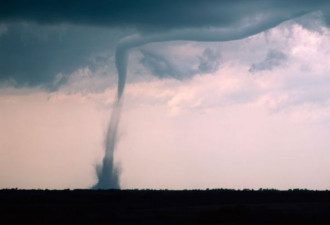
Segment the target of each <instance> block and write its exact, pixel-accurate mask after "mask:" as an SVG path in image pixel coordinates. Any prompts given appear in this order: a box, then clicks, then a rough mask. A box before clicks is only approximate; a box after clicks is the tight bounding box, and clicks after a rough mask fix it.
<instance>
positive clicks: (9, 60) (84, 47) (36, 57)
mask: <svg viewBox="0 0 330 225" xmlns="http://www.w3.org/2000/svg"><path fill="white" fill-rule="evenodd" d="M121 36H122V34H121V33H120V32H118V33H117V34H116V33H115V32H113V31H111V30H109V29H105V28H99V27H84V26H82V27H80V26H65V25H63V26H49V25H47V26H40V25H36V24H31V23H29V24H22V23H19V24H10V25H7V26H6V33H4V34H2V35H1V36H0V82H3V81H5V80H8V79H14V80H15V81H16V85H17V86H21V85H29V86H34V85H40V84H45V85H47V86H48V87H52V85H53V81H54V77H55V76H56V75H57V74H58V73H62V74H70V73H72V72H73V71H74V70H76V69H77V68H80V67H84V66H90V68H91V69H92V68H93V65H97V64H100V63H101V64H102V60H103V61H104V60H105V59H102V58H100V56H95V57H93V58H92V55H93V54H96V53H98V52H102V51H103V52H104V51H108V52H110V51H111V50H113V49H114V46H113V43H112V42H115V41H116V40H117V41H118V39H120V38H121ZM103 63H106V62H103Z"/></svg>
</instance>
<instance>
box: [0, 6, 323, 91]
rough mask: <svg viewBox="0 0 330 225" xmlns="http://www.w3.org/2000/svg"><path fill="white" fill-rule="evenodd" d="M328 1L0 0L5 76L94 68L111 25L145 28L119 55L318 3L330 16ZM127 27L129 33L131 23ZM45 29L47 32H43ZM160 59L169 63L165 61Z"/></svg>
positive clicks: (112, 39) (35, 79) (46, 76)
mask: <svg viewBox="0 0 330 225" xmlns="http://www.w3.org/2000/svg"><path fill="white" fill-rule="evenodd" d="M325 2H326V1H321V0H316V1H313V2H311V1H309V0H308V1H307V0H300V1H298V0H291V1H284V0H269V1H261V0H250V1H246V0H244V1H243V0H241V1H231V0H220V1H219V0H176V1H169V0H166V1H165V0H158V1H154V0H140V1H129V0H100V1H95V0H93V1H91V0H85V1H78V0H71V1H62V0H7V1H5V0H0V3H1V7H0V24H4V25H2V26H1V27H2V29H1V30H2V34H1V36H0V82H3V81H6V80H9V79H13V80H15V81H16V82H17V85H18V86H20V85H31V86H33V85H40V84H47V85H48V86H49V85H50V86H51V85H52V81H53V80H54V77H55V76H56V74H58V73H63V74H70V73H72V72H73V71H74V70H76V69H78V68H80V67H83V66H90V67H92V66H93V63H92V62H91V59H90V56H91V55H92V54H95V53H97V52H99V51H103V50H106V49H108V50H113V49H114V47H115V45H116V44H117V42H118V40H119V39H120V35H119V36H118V35H117V37H116V35H114V34H115V33H114V32H111V31H110V30H108V29H107V28H109V27H112V28H113V27H116V28H118V30H119V29H120V30H123V28H127V27H129V28H130V32H132V31H134V30H136V29H137V30H138V33H140V35H141V36H140V38H138V40H137V39H135V40H133V41H126V42H124V44H122V45H121V47H120V48H118V49H119V51H118V52H117V55H118V56H124V55H126V52H125V51H126V50H127V49H130V48H131V47H137V46H140V45H143V44H146V43H150V42H157V41H168V40H195V41H225V40H231V39H239V38H243V37H246V36H249V35H252V34H255V33H258V32H261V31H263V30H265V29H269V28H271V27H273V26H275V25H277V24H279V23H280V22H283V21H285V20H287V19H290V18H293V17H296V16H299V15H302V14H304V13H307V12H310V11H313V10H318V9H321V10H323V12H324V14H325V15H327V11H326V9H327V7H328V6H327V5H326V4H325ZM263 21H266V22H265V24H261V25H260V26H259V23H262V22H263ZM17 22H18V23H17ZM21 22H24V23H21ZM26 22H28V23H26ZM36 23H37V24H36ZM38 24H39V25H38ZM59 24H75V25H70V26H68V25H61V26H62V27H65V26H66V27H67V30H65V31H61V29H57V28H56V27H58V26H59ZM251 24H255V25H256V26H254V27H253V26H251ZM76 25H79V26H76ZM80 25H81V26H80ZM93 25H98V26H99V27H98V28H96V27H95V26H93ZM246 25H247V26H248V27H251V28H248V29H243V31H242V32H241V30H240V29H241V28H242V27H244V26H246ZM106 27H107V28H106ZM200 28H203V29H208V28H211V29H212V28H221V29H236V30H237V32H236V34H233V32H221V33H220V34H218V33H216V32H215V33H214V34H213V36H212V35H208V34H207V35H204V34H203V33H204V32H205V31H200V32H196V31H194V32H192V30H196V29H200ZM187 30H190V31H189V32H186V31H187ZM125 32H126V34H127V33H128V32H127V30H126V31H125ZM125 32H123V33H125ZM123 33H122V34H123ZM169 33H170V34H169ZM40 35H41V36H44V37H41V38H40ZM150 35H151V36H150ZM218 36H219V37H218ZM149 59H150V57H149ZM157 61H158V64H157V65H156V64H152V62H149V64H150V66H151V67H150V69H151V70H155V69H156V68H152V66H159V62H160V61H161V59H158V60H157ZM123 62H124V61H121V62H120V63H123ZM118 63H119V62H118ZM163 63H164V64H165V65H164V66H165V67H166V60H163ZM207 63H209V62H208V61H205V62H204V64H201V65H200V69H201V71H203V70H205V69H206V70H207V68H206V67H208V66H210V65H207ZM168 66H169V65H168ZM168 66H167V68H164V69H165V70H168V72H166V73H165V72H164V71H163V72H161V71H160V74H159V76H163V75H164V76H165V75H166V74H167V75H169V76H173V75H174V73H176V72H175V71H170V70H173V68H170V67H168ZM164 69H163V70H164ZM174 77H175V76H174Z"/></svg>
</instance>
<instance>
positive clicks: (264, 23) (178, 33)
mask: <svg viewBox="0 0 330 225" xmlns="http://www.w3.org/2000/svg"><path fill="white" fill-rule="evenodd" d="M291 17H292V15H290V16H278V15H277V16H271V15H268V16H267V17H266V16H265V17H264V18H254V19H251V20H249V21H247V22H246V21H245V22H244V23H241V24H240V25H238V26H236V27H228V28H217V29H210V28H206V29H182V30H173V31H169V32H166V33H161V34H154V35H140V34H136V35H132V36H128V37H126V38H124V39H123V40H121V41H120V43H119V44H118V45H117V47H116V52H115V64H116V69H117V73H118V86H117V97H116V101H115V103H114V106H113V111H112V115H111V119H110V123H109V126H108V129H107V133H106V139H105V155H104V158H103V161H102V164H101V165H100V166H98V167H97V178H98V182H97V184H96V185H95V186H94V187H93V188H94V189H120V182H119V170H118V168H117V167H116V165H115V164H114V152H115V148H116V142H117V131H118V125H119V121H120V114H121V108H122V97H123V93H124V90H125V84H126V76H127V63H128V56H129V50H130V49H132V48H136V47H139V46H143V45H146V44H149V43H153V42H168V41H197V42H219V41H231V40H239V39H243V38H246V37H249V36H251V35H254V34H257V33H260V32H262V31H265V30H268V29H271V28H273V27H275V26H277V25H279V24H280V23H282V22H283V21H286V20H288V19H289V18H291Z"/></svg>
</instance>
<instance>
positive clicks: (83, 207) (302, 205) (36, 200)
mask: <svg viewBox="0 0 330 225" xmlns="http://www.w3.org/2000/svg"><path fill="white" fill-rule="evenodd" d="M0 224H2V225H5V224H34V225H35V224H47V225H51V224H57V225H62V224H79V225H80V224H95V225H98V224H135V225H136V224H146V225H147V224H180V225H184V224H201V225H207V224H227V225H229V224H230V225H234V224H251V225H259V224H260V225H265V224H279V225H286V224H290V225H295V224H310V225H312V224H330V191H307V190H290V191H276V190H259V191H252V190H245V191H234V190H207V191H199V190H194V191H191V190H190V191H167V190H162V191H154V190H104V191H103V190H99V191H97V190H63V191H50V190H0Z"/></svg>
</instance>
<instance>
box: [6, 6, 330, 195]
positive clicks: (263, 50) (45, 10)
mask: <svg viewBox="0 0 330 225" xmlns="http://www.w3.org/2000/svg"><path fill="white" fill-rule="evenodd" d="M0 2H1V5H2V6H1V9H0V188H14V187H17V188H49V189H61V188H90V187H92V186H93V185H94V184H95V183H96V182H97V179H98V177H97V172H96V170H97V169H96V168H97V167H98V165H100V163H101V162H102V159H103V157H104V152H105V146H104V143H105V138H106V131H107V129H108V128H107V127H108V124H109V122H110V117H111V112H112V111H113V109H114V105H115V101H116V96H117V95H118V89H117V88H118V71H117V68H118V67H123V66H125V63H121V62H122V61H120V60H121V59H123V58H121V53H127V55H128V59H127V77H126V79H125V77H123V76H120V74H119V85H120V87H119V89H121V90H122V92H123V95H122V97H123V99H122V100H123V102H122V109H121V119H120V123H119V127H118V133H117V138H116V139H117V143H116V147H115V152H114V161H115V165H116V168H118V171H119V184H120V187H121V188H123V189H126V188H157V189H165V188H167V189H195V188H202V189H205V188H235V189H243V188H254V189H258V188H276V189H289V188H308V189H329V188H330V180H329V177H330V139H329V131H330V63H329V62H330V28H329V24H330V23H329V22H330V17H329V15H330V7H329V4H328V3H326V2H327V1H321V0H316V1H313V3H311V1H307V0H306V1H298V0H297V1H295V0H293V1H284V0H283V1H282V0H270V1H260V0H251V1H246V0H244V1H235V3H233V2H234V1H226V0H223V1H215V0H204V1H188V0H176V1H162V0H160V1H156V2H157V3H156V2H155V1H149V0H143V1H133V2H132V1H125V0H124V1H119V0H115V1H98V2H95V1H84V2H83V3H81V2H80V1H75V0H72V1H51V0H49V1H39V0H33V1H24V0H20V1H19V0H14V1H8V2H7V1H0ZM287 2H289V3H287ZM118 55H119V56H118ZM116 57H117V58H116ZM118 60H119V64H118ZM118 65H119V66H118ZM116 66H117V67H116ZM125 84H126V86H125Z"/></svg>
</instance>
